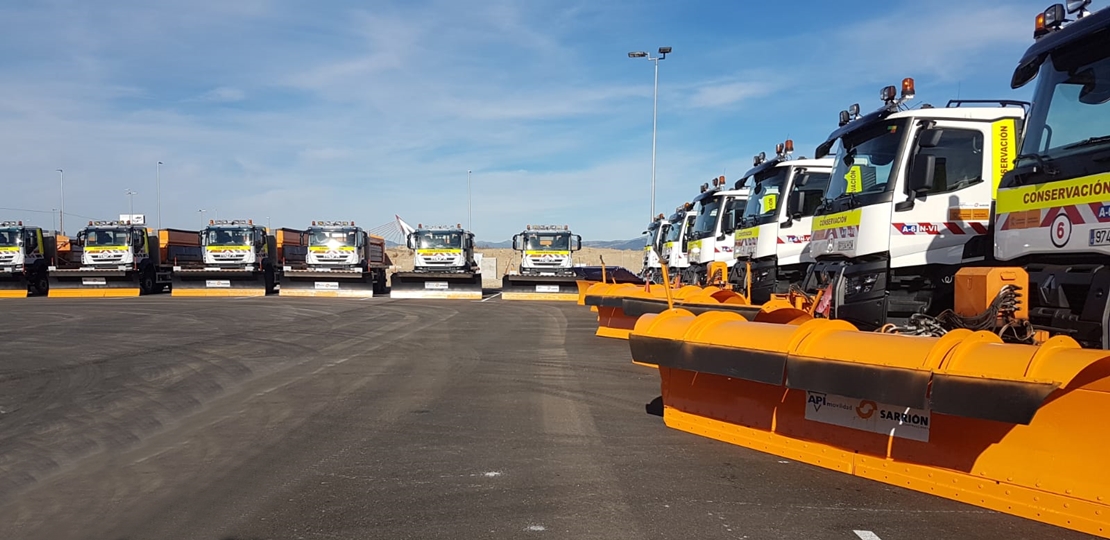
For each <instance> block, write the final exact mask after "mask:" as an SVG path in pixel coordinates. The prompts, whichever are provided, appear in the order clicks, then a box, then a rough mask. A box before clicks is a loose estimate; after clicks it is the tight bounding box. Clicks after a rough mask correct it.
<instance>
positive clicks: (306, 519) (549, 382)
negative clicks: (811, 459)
mask: <svg viewBox="0 0 1110 540" xmlns="http://www.w3.org/2000/svg"><path fill="white" fill-rule="evenodd" d="M0 310H2V312H3V313H4V320H5V324H4V325H3V327H2V330H0V337H2V343H3V346H2V348H0V538H5V539H19V538H28V539H45V538H49V539H66V538H98V539H99V538H104V539H125V538H126V539H146V538H150V539H166V538H198V539H213V540H226V539H255V538H308V539H315V538H360V539H361V538H389V539H400V538H467V539H477V538H575V539H577V538H603V539H623V538H629V539H638V538H659V539H669V538H699V539H700V538H749V539H763V538H766V539H777V538H806V539H824V538H829V539H845V540H857V539H860V538H863V539H865V540H873V539H874V538H881V539H882V540H898V539H905V540H911V539H912V540H918V539H932V538H968V539H978V538H982V539H990V540H997V539H998V538H1007V539H1020V538H1028V539H1043V538H1057V539H1070V538H1085V536H1083V535H1079V534H1077V533H1072V532H1069V531H1065V530H1061V529H1057V528H1054V527H1049V526H1047V525H1041V524H1038V523H1034V522H1030V521H1026V520H1022V519H1019V518H1014V517H1010V516H1006V515H1002V514H997V513H994V512H990V511H986V510H982V509H979V508H976V507H972V506H967V505H963V504H959V503H956V502H952V501H947V500H943V499H938V498H934V497H930V496H927V495H923V494H919V493H915V492H911V491H906V490H902V489H898V488H894V487H891V486H887V485H883V484H879V483H874V482H869V481H867V480H863V479H860V478H854V477H848V476H845V475H841V474H839V473H835V472H831V471H827V470H824V469H819V468H816V467H811V466H808V465H802V464H797V463H792V462H789V461H787V460H782V459H780V458H778V457H776V456H771V455H766V454H761V453H758V452H754V451H751V450H747V449H744V448H739V447H735V446H730V445H727V444H724V443H720V442H717V441H712V440H708V439H703V438H700V437H697V436H694V435H690V434H687V433H682V432H678V431H674V430H670V429H667V428H666V427H665V426H664V425H663V423H662V420H661V419H660V418H659V417H657V416H653V415H651V414H648V413H647V412H646V405H647V404H648V403H650V402H651V401H652V400H653V399H655V398H656V397H657V396H658V395H659V382H658V375H657V373H656V372H655V371H653V370H651V369H648V368H644V367H641V366H635V365H633V364H632V363H631V362H630V360H629V356H628V348H627V343H626V342H623V341H615V340H604V339H601V338H595V337H594V336H593V331H594V329H595V328H596V322H595V319H594V316H593V315H592V314H591V313H590V312H589V311H588V310H587V309H585V308H582V307H579V306H576V305H574V304H562V303H556V304H541V303H529V302H507V301H501V300H500V299H498V298H491V299H490V301H487V302H478V301H415V300H391V299H388V298H374V299H367V300H345V299H344V300H338V299H297V298H280V297H266V298H251V299H224V298H218V299H183V298H178V299H174V298H170V297H169V296H166V295H163V296H154V297H142V298H130V299H100V300H97V299H90V300H66V299H47V298H31V299H26V300H14V301H5V302H3V303H2V304H0ZM856 531H858V532H856Z"/></svg>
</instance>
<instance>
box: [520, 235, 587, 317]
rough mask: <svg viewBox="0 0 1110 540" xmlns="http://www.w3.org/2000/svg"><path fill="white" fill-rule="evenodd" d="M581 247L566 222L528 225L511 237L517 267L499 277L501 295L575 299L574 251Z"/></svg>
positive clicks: (579, 237) (564, 299) (525, 297)
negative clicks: (517, 261)
mask: <svg viewBox="0 0 1110 540" xmlns="http://www.w3.org/2000/svg"><path fill="white" fill-rule="evenodd" d="M581 249H582V237H581V236H579V235H577V234H574V233H572V232H571V230H570V227H569V226H567V225H528V226H527V227H525V229H524V231H523V232H521V233H520V234H517V235H514V236H513V250H514V251H516V252H518V253H519V254H520V268H519V271H518V272H516V273H507V274H506V275H505V276H504V277H503V278H502V280H501V298H503V299H505V300H559V301H566V302H571V301H574V302H577V301H578V284H577V283H578V275H577V274H576V273H575V271H574V255H573V254H574V252H575V251H579V250H581Z"/></svg>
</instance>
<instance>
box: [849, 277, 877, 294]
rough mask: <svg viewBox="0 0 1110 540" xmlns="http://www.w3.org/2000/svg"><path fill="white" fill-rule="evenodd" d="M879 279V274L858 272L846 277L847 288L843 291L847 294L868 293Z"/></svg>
mask: <svg viewBox="0 0 1110 540" xmlns="http://www.w3.org/2000/svg"><path fill="white" fill-rule="evenodd" d="M878 281H879V274H877V273H874V272H872V273H868V274H859V275H856V276H852V277H850V278H848V290H847V291H845V292H846V293H847V294H849V295H853V294H860V293H869V292H871V291H872V290H874V289H875V284H876V283H878Z"/></svg>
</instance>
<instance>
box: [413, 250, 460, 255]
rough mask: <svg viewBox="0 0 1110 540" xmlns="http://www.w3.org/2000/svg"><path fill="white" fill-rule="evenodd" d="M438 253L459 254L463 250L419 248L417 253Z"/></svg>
mask: <svg viewBox="0 0 1110 540" xmlns="http://www.w3.org/2000/svg"><path fill="white" fill-rule="evenodd" d="M436 253H451V254H458V253H462V250H461V249H418V250H416V254H417V255H435V254H436Z"/></svg>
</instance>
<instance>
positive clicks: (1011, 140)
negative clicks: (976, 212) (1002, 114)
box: [991, 118, 1017, 199]
mask: <svg viewBox="0 0 1110 540" xmlns="http://www.w3.org/2000/svg"><path fill="white" fill-rule="evenodd" d="M991 133H992V140H993V141H994V193H993V195H994V198H996V199H997V198H998V182H999V181H1001V180H1002V177H1003V176H1005V175H1006V173H1007V172H1009V171H1010V169H1012V168H1014V156H1016V155H1017V152H1016V150H1017V147H1016V146H1015V145H1016V144H1017V141H1016V140H1015V134H1016V133H1017V123H1016V122H1015V121H1014V119H1013V118H1004V119H1002V120H999V121H997V122H994V123H993V124H991Z"/></svg>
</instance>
